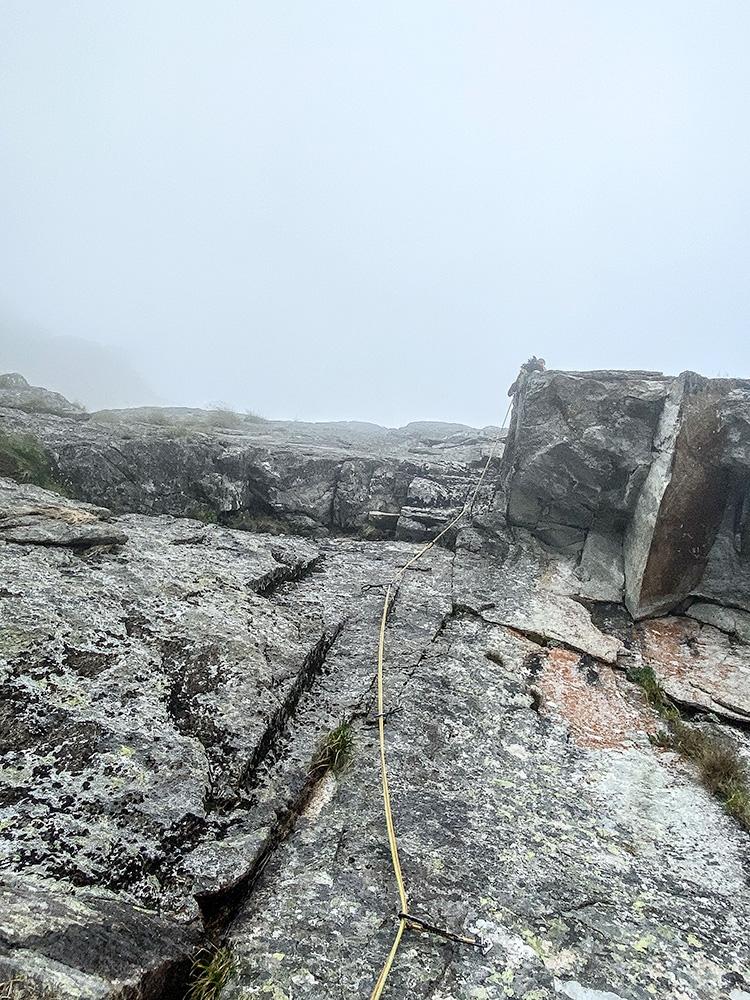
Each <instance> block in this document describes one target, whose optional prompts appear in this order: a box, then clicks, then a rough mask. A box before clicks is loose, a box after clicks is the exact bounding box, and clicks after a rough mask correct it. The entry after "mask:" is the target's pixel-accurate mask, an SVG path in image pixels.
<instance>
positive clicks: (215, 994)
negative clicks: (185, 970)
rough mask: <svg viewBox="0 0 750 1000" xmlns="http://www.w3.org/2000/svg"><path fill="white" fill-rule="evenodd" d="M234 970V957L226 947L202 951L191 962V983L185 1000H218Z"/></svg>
mask: <svg viewBox="0 0 750 1000" xmlns="http://www.w3.org/2000/svg"><path fill="white" fill-rule="evenodd" d="M234 970H235V962H234V957H233V956H232V952H231V951H230V950H229V948H228V947H227V946H226V945H222V946H221V947H220V948H217V949H216V950H215V951H202V952H201V953H200V954H199V955H198V957H197V958H196V959H195V961H194V962H193V969H192V973H191V980H192V981H191V983H190V987H189V989H188V991H187V993H186V994H185V1000H218V998H219V997H220V996H221V991H222V990H223V989H224V987H225V986H226V984H227V982H228V981H229V977H230V976H231V975H232V973H233V972H234Z"/></svg>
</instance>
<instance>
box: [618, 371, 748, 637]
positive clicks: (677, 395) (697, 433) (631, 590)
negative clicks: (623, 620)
mask: <svg viewBox="0 0 750 1000" xmlns="http://www.w3.org/2000/svg"><path fill="white" fill-rule="evenodd" d="M723 395H725V385H724V382H723V380H718V379H705V378H702V377H701V376H700V375H696V374H695V373H694V372H683V374H682V375H680V376H679V378H678V379H676V381H675V382H674V384H673V385H672V387H671V389H670V391H669V394H668V396H667V399H666V401H665V404H664V409H663V411H662V415H661V419H660V421H659V425H658V428H657V432H656V436H655V439H654V450H655V455H654V460H653V462H652V463H651V468H650V469H649V471H648V475H647V477H646V481H645V483H644V484H643V488H642V490H641V492H640V495H639V497H638V501H637V504H636V507H635V511H634V514H633V517H632V519H631V521H630V523H629V525H628V527H627V530H626V532H625V543H624V551H625V603H626V604H627V607H628V610H629V611H630V613H631V614H632V615H633V617H634V618H647V617H650V616H652V615H659V614H666V613H667V612H668V611H671V610H673V609H674V608H676V607H678V606H679V604H680V603H681V602H682V601H684V600H685V598H687V597H688V595H689V594H690V593H691V591H692V590H693V589H694V588H695V587H696V586H697V585H698V584H699V583H700V580H701V578H702V576H703V573H704V570H705V568H706V563H707V561H708V556H709V552H710V551H711V547H712V546H713V544H714V542H715V540H716V537H717V534H718V531H719V527H720V525H721V521H722V517H723V514H724V507H725V504H726V499H727V490H728V484H729V477H728V471H727V469H726V468H725V467H724V465H723V464H722V458H723V448H724V430H723V426H722V422H721V416H720V403H721V399H722V396H723Z"/></svg>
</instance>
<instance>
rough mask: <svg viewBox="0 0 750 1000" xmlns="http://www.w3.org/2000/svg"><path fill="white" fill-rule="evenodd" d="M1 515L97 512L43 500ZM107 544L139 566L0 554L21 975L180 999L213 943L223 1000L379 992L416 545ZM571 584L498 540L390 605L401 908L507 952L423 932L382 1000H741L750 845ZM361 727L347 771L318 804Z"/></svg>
mask: <svg viewBox="0 0 750 1000" xmlns="http://www.w3.org/2000/svg"><path fill="white" fill-rule="evenodd" d="M2 497H3V503H4V504H5V505H6V509H7V507H12V508H13V509H14V510H15V509H19V508H23V506H24V505H25V506H28V507H30V506H32V504H33V505H35V506H36V507H38V508H42V509H47V510H51V509H55V508H56V507H59V508H60V509H62V508H64V509H65V510H67V511H71V512H72V511H75V510H77V509H79V510H80V516H81V517H82V518H83V519H84V523H85V516H86V515H89V516H91V515H92V511H91V509H90V508H86V507H82V506H81V505H77V504H76V503H75V502H74V501H70V500H63V499H61V498H59V497H57V496H56V495H54V494H46V495H45V494H44V491H40V490H38V489H35V488H30V487H26V486H18V485H12V484H9V483H5V484H4V486H3V493H2ZM69 516H71V515H69ZM97 516H106V514H104V512H97ZM115 524H116V525H117V527H118V528H119V529H121V530H122V531H123V532H124V534H125V535H127V541H125V542H123V543H118V544H113V545H110V546H93V547H90V548H83V549H82V548H80V546H77V545H75V544H70V545H67V546H66V545H59V544H57V545H49V544H46V543H45V542H44V541H41V540H40V541H38V542H31V541H27V542H23V543H21V542H16V541H6V543H5V544H4V545H2V546H0V558H1V559H2V565H3V589H2V596H1V597H0V601H1V602H2V608H3V610H4V616H3V619H2V627H1V628H0V655H1V656H2V670H3V700H2V707H3V711H4V720H5V721H4V724H3V725H2V726H1V727H0V732H2V734H3V748H2V749H3V756H2V774H1V778H2V793H0V794H1V795H2V798H1V801H2V808H1V809H0V824H2V830H3V845H4V850H3V857H4V860H3V862H2V865H3V867H2V875H1V876H0V878H1V879H2V881H1V883H0V890H1V892H2V895H1V896H0V901H1V905H2V912H3V919H2V921H1V922H0V971H1V972H2V975H4V976H5V977H6V978H7V977H10V976H17V975H19V974H23V975H25V976H27V977H28V978H29V980H33V981H35V982H36V983H38V984H41V985H44V986H45V987H47V988H48V989H51V990H52V991H53V992H54V993H55V994H56V995H57V996H60V997H83V998H87V997H92V998H94V997H115V996H117V995H132V996H144V997H157V996H178V995H180V989H183V990H184V982H185V975H186V970H187V967H188V964H189V960H190V956H191V954H192V953H194V952H195V951H196V950H197V949H198V947H199V942H200V935H201V933H202V926H203V923H202V921H205V922H206V923H207V924H208V925H209V926H211V927H213V928H214V932H215V933H223V934H225V935H226V936H227V940H228V941H229V944H230V946H231V949H232V952H233V955H234V959H235V963H236V969H237V971H236V973H235V975H234V977H233V979H232V981H231V982H230V984H229V986H228V988H227V990H228V992H227V996H230V997H232V996H237V997H239V996H242V997H253V996H259V997H263V996H270V997H274V996H275V997H279V998H280V997H289V996H294V997H296V998H299V997H316V998H318V997H319V998H323V997H328V996H331V995H334V996H335V995H344V996H360V997H367V996H369V993H370V990H371V988H372V985H373V982H374V980H375V978H376V977H377V974H378V971H379V967H380V965H381V963H382V961H383V960H384V957H385V954H386V952H387V949H388V947H389V946H390V938H391V935H392V933H393V931H394V929H395V921H394V918H393V906H394V900H395V898H396V897H395V889H394V886H393V881H392V874H391V871H390V860H389V856H388V852H387V845H386V841H385V831H384V821H383V818H382V812H381V803H380V793H379V780H378V773H377V743H376V729H375V728H374V727H373V725H372V723H373V721H374V717H373V713H374V711H375V709H374V707H373V706H374V689H373V670H374V653H375V642H376V634H377V627H378V620H379V617H380V612H381V602H382V598H383V593H384V585H385V583H386V582H387V580H388V579H389V578H390V576H391V574H392V573H393V571H394V570H395V568H397V567H398V566H399V565H401V564H403V562H404V561H405V560H406V559H407V558H408V557H409V556H410V555H411V554H412V552H413V551H414V548H413V546H412V545H409V544H406V543H399V542H388V541H385V542H372V541H364V540H358V539H348V538H329V539H322V540H320V541H318V542H315V543H313V542H310V541H308V540H303V539H295V538H292V537H283V538H279V537H274V536H269V535H257V534H255V535H254V534H248V533H243V532H238V531H232V530H230V529H226V528H222V527H219V526H215V525H204V524H202V523H200V522H196V521H191V520H188V519H178V518H172V517H169V516H156V517H155V516H143V515H126V516H122V517H120V518H118V519H117V520H116V521H115ZM503 552H505V557H504V561H503ZM498 561H499V562H501V564H502V565H504V566H505V567H506V575H507V579H506V580H505V582H502V580H501V577H502V573H500V572H498V571H497V570H496V563H497V562H498ZM573 578H574V575H573V563H572V562H571V561H570V560H566V559H560V558H559V557H555V556H554V555H553V554H551V553H550V552H549V551H548V550H546V549H545V548H544V547H543V546H540V545H539V543H538V542H536V541H535V540H534V538H533V537H532V536H531V535H529V534H528V533H525V532H524V531H523V530H522V529H507V528H505V527H504V526H503V525H502V524H501V523H499V522H494V521H493V519H492V518H491V517H488V518H486V519H485V520H484V521H482V520H481V519H480V521H479V522H477V523H475V524H474V526H472V527H469V528H465V529H464V530H463V531H462V532H461V533H460V535H459V539H458V546H457V551H456V553H455V554H454V553H452V552H450V551H447V550H445V549H440V548H436V549H433V550H431V551H430V552H429V553H428V554H427V555H426V556H425V557H424V558H423V560H422V561H421V562H420V563H418V564H417V565H415V567H414V569H413V570H412V571H409V572H408V573H407V574H406V577H405V579H404V580H403V582H402V584H401V586H400V588H399V591H398V594H397V596H396V599H395V603H394V606H393V609H392V612H391V615H390V618H389V625H388V633H387V642H388V645H387V699H388V706H389V708H394V709H398V711H397V712H396V714H394V715H392V716H390V717H389V720H388V724H387V738H388V752H389V760H390V767H391V786H392V796H393V803H394V811H395V817H396V824H397V829H398V833H399V841H400V845H401V851H402V863H403V865H404V871H405V875H406V878H407V882H408V885H409V895H410V900H411V905H412V909H413V911H414V913H415V915H418V916H423V917H426V918H427V919H429V920H431V921H434V922H437V923H439V924H441V925H445V926H447V927H449V928H450V929H452V930H454V931H458V932H460V933H464V934H466V933H471V934H478V935H480V936H481V937H482V938H483V939H485V941H486V942H488V943H490V942H491V943H493V949H492V951H490V952H489V953H488V954H483V953H482V952H480V951H477V950H475V949H467V948H465V947H460V946H454V945H451V944H449V943H446V942H442V941H441V940H440V939H435V938H433V937H432V936H428V935H422V934H418V933H416V932H413V931H411V932H409V934H408V937H407V940H406V943H405V946H404V950H403V951H402V953H401V954H400V957H399V959H398V962H397V964H396V967H395V969H394V973H393V980H392V986H391V988H390V992H389V995H390V996H393V997H406V996H413V995H415V994H416V995H424V996H434V997H438V998H446V1000H447V998H449V997H450V998H457V1000H464V998H467V1000H468V998H472V997H485V998H487V1000H490V998H495V997H498V998H499V997H514V996H516V997H526V998H527V1000H531V998H544V997H552V996H555V995H563V996H570V997H573V996H586V995H588V994H586V993H585V992H582V991H583V990H584V989H588V990H599V991H600V992H602V993H603V994H604V995H606V994H607V993H610V994H612V995H614V996H619V997H622V998H624V1000H646V998H648V997H651V996H654V995H656V996H660V997H666V998H675V1000H676V998H683V997H695V998H704V997H706V998H711V997H717V998H718V997H724V996H727V995H728V993H727V992H726V988H727V987H728V986H737V984H742V983H743V982H745V977H746V976H747V963H748V960H749V959H750V953H749V952H748V945H747V938H746V933H745V928H746V926H747V921H748V919H750V891H749V890H748V872H747V870H746V844H747V838H746V835H745V834H743V833H742V832H741V831H740V830H739V829H738V828H737V827H736V826H735V825H734V824H733V822H732V821H731V820H730V819H729V818H728V817H727V816H725V815H724V814H723V812H722V810H721V808H720V807H719V805H718V804H716V803H715V802H714V801H713V800H711V799H710V797H709V796H708V795H707V793H705V792H704V791H703V790H702V789H700V788H699V787H698V785H697V784H696V782H695V780H694V778H693V776H692V775H691V773H690V769H689V768H688V767H687V766H686V765H684V764H680V763H679V762H678V761H677V759H676V758H675V757H674V755H673V754H671V753H667V752H665V751H659V750H657V749H654V748H653V747H652V746H651V745H650V743H649V741H648V733H649V732H650V731H652V730H653V729H654V728H655V725H656V722H655V719H654V716H653V714H652V713H651V711H650V710H649V709H648V708H647V706H646V705H645V703H644V702H643V700H642V698H641V696H640V694H639V692H638V691H637V689H636V688H634V687H633V686H632V685H631V684H629V683H628V682H627V681H626V680H625V679H624V676H623V674H622V673H621V672H620V673H616V672H613V671H612V668H611V666H609V665H608V664H607V663H606V662H605V661H606V660H612V661H615V662H616V657H617V654H618V652H620V651H623V650H624V646H625V644H626V642H627V643H630V644H631V654H630V655H631V656H632V645H633V644H632V641H631V638H632V637H631V636H630V635H629V634H625V633H624V632H623V631H622V628H620V626H619V625H617V626H612V627H610V626H609V625H608V624H606V623H605V624H602V622H600V623H599V626H597V624H595V623H594V621H593V620H592V618H591V616H590V615H589V613H588V612H587V611H586V610H585V609H584V608H583V607H582V606H581V605H580V604H576V603H575V602H573V601H571V599H570V597H569V596H568V595H567V594H566V592H565V591H566V587H568V586H569V583H570V580H571V579H573ZM555 591H557V593H555ZM545 593H547V594H548V595H549V618H550V622H551V624H548V625H546V626H545V622H544V621H543V619H544V594H545ZM514 595H515V597H514ZM488 597H490V598H494V599H493V600H488V599H487V598H488ZM686 622H687V620H686ZM688 625H689V627H694V628H700V627H701V626H700V624H699V623H698V622H696V621H694V620H693V621H692V622H688ZM600 626H601V627H600ZM706 627H708V628H711V626H706ZM602 628H604V631H602ZM618 628H620V631H619V632H618ZM608 633H611V634H608ZM637 648H638V649H641V648H642V649H643V654H642V655H647V654H648V652H649V650H650V648H651V647H647V646H646V645H643V646H642V647H640V646H639V647H637ZM727 714H730V713H727ZM342 717H344V718H347V719H350V720H352V724H353V727H354V732H355V753H354V760H353V763H352V766H351V767H350V769H349V770H348V771H347V772H346V773H345V774H344V775H342V776H341V777H339V778H335V777H334V776H333V775H328V776H326V777H324V778H323V780H322V781H321V782H320V783H319V784H318V785H317V786H316V787H315V788H314V789H312V794H311V795H310V794H309V792H310V789H307V791H305V789H306V781H307V776H308V771H309V767H310V762H311V761H312V760H313V758H314V757H315V754H316V747H317V746H318V745H319V741H320V739H321V735H322V734H323V733H324V732H325V731H326V730H327V729H330V728H332V727H333V726H335V725H336V724H337V722H338V721H339V720H340V719H341V718H342ZM717 725H718V724H717ZM737 738H738V739H739V740H740V742H742V740H743V739H744V737H743V735H742V733H740V734H739V737H737ZM300 810H301V816H300V818H299V820H298V821H297V824H296V827H295V826H294V824H293V822H292V823H290V822H287V820H288V817H289V816H290V815H291V816H296V813H297V812H298V811H300ZM196 898H197V902H198V905H196ZM686 898H689V899H690V900H691V901H692V905H690V906H686V905H685V902H684V901H685V899H686ZM227 907H229V908H228V909H227ZM232 916H233V917H234V920H233V921H232V922H231V923H229V924H227V919H228V918H230V917H232ZM220 928H223V930H220ZM747 978H748V979H750V977H747ZM594 995H596V994H594Z"/></svg>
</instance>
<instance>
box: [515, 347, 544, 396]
mask: <svg viewBox="0 0 750 1000" xmlns="http://www.w3.org/2000/svg"><path fill="white" fill-rule="evenodd" d="M546 371H547V365H546V363H545V361H544V358H537V357H536V355H533V356H532V357H530V358H529V360H528V361H526V362H524V364H522V365H521V370H520V372H519V373H518V378H517V379H516V381H515V382H514V383H513V385H512V386H511V387H510V389H508V395H509V396H515V394H516V392H518V388H519V385H518V384H519V382H520V381H521V379H522V377H523V376H524V375H531V373H532V372H546Z"/></svg>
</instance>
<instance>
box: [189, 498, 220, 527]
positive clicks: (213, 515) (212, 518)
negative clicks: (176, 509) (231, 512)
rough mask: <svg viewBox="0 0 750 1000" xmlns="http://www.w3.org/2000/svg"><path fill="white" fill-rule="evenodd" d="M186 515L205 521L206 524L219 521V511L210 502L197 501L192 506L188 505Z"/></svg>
mask: <svg viewBox="0 0 750 1000" xmlns="http://www.w3.org/2000/svg"><path fill="white" fill-rule="evenodd" d="M185 517H192V518H194V520H196V521H203V523H204V524H218V523H219V515H218V512H217V511H216V510H214V508H213V507H212V506H211V505H210V504H208V503H196V504H193V506H192V507H188V509H187V510H186V511H185Z"/></svg>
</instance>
